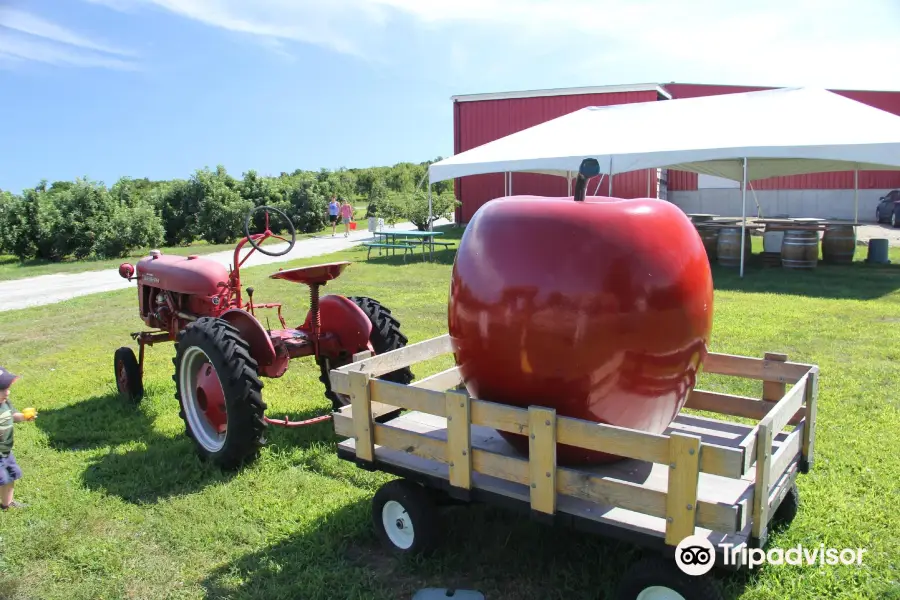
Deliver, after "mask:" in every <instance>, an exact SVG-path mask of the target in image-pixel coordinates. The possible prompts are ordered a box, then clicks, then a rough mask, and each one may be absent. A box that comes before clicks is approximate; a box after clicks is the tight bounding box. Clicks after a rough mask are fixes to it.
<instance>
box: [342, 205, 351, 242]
mask: <svg viewBox="0 0 900 600" xmlns="http://www.w3.org/2000/svg"><path fill="white" fill-rule="evenodd" d="M341 217H342V218H343V221H344V237H350V221H352V220H353V207H352V206H350V202H349V201H348V200H347V199H346V198H344V200H343V204H341Z"/></svg>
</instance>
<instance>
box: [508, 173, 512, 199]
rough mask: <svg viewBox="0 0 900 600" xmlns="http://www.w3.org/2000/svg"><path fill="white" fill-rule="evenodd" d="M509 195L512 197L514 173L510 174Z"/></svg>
mask: <svg viewBox="0 0 900 600" xmlns="http://www.w3.org/2000/svg"><path fill="white" fill-rule="evenodd" d="M509 195H510V196H512V171H510V172H509Z"/></svg>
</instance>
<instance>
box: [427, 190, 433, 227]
mask: <svg viewBox="0 0 900 600" xmlns="http://www.w3.org/2000/svg"><path fill="white" fill-rule="evenodd" d="M428 231H434V225H433V224H432V222H431V179H430V178H429V179H428Z"/></svg>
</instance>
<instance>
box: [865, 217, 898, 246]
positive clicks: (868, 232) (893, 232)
mask: <svg viewBox="0 0 900 600" xmlns="http://www.w3.org/2000/svg"><path fill="white" fill-rule="evenodd" d="M872 238H887V239H888V240H889V241H888V245H889V246H900V228H897V229H894V228H893V227H891V226H890V225H887V224H882V225H876V224H874V223H871V224H866V225H860V226H859V227H857V228H856V243H857V244H858V245H865V246H868V245H869V243H868V242H869V240H870V239H872ZM860 242H864V243H863V244H860Z"/></svg>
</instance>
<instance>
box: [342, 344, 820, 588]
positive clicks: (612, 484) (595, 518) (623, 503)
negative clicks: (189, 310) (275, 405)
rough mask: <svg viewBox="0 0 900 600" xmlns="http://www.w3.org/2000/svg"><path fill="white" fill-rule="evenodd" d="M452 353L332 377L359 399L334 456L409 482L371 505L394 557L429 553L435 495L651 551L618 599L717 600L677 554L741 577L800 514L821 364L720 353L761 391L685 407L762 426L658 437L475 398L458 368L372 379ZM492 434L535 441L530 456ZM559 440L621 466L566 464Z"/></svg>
mask: <svg viewBox="0 0 900 600" xmlns="http://www.w3.org/2000/svg"><path fill="white" fill-rule="evenodd" d="M451 352H452V346H451V340H450V337H449V335H444V336H440V337H436V338H433V339H430V340H427V341H424V342H421V343H417V344H412V345H409V346H407V347H405V348H402V349H399V350H396V351H393V352H388V353H385V354H382V355H377V356H371V355H369V354H368V353H361V354H358V355H356V356H354V358H353V361H354V362H352V363H351V364H349V365H346V366H344V367H341V368H338V369H334V370H332V371H331V372H330V377H331V382H332V387H333V389H334V390H335V391H336V392H337V393H341V394H345V395H347V396H349V398H350V404H349V405H348V406H345V407H343V408H342V409H341V410H339V411H338V412H336V413H334V428H335V432H336V433H337V434H338V435H339V436H341V437H343V438H346V439H344V440H343V441H341V442H340V443H339V444H338V455H339V456H340V457H341V458H343V459H345V460H349V461H353V462H355V463H356V464H357V465H359V466H360V467H362V468H366V469H372V470H380V471H384V472H388V473H391V474H394V475H396V476H398V477H400V478H401V479H397V480H393V481H391V482H389V483H388V484H386V485H385V486H383V487H382V488H381V489H379V490H378V492H377V493H376V494H375V497H374V499H373V521H374V524H375V527H376V530H377V531H378V534H379V537H380V538H381V539H382V541H383V542H385V543H386V545H387V546H388V547H389V548H391V549H393V550H396V551H399V552H410V553H418V552H427V551H431V550H433V549H434V546H435V539H436V533H437V532H438V531H439V530H438V529H437V528H438V526H439V524H438V520H437V518H436V514H435V499H436V498H450V499H452V500H453V501H455V502H460V501H461V502H485V503H492V504H501V505H504V506H507V507H510V508H519V509H524V510H526V511H530V513H531V515H532V516H534V517H535V518H538V519H540V520H546V521H548V522H552V523H555V524H564V525H568V526H572V527H575V528H577V529H581V530H585V531H590V532H594V533H599V534H601V535H608V536H611V537H615V538H618V539H622V540H626V541H629V542H632V543H635V544H638V545H641V546H644V547H648V548H651V549H655V550H656V551H658V552H653V553H651V556H650V557H648V560H650V561H656V562H655V563H654V562H651V563H650V564H649V565H648V563H646V562H643V561H642V564H641V565H635V567H634V568H632V569H631V571H630V572H628V573H626V574H625V576H624V578H623V581H622V583H621V585H620V588H619V598H621V599H622V600H624V599H626V598H628V599H630V600H633V599H635V598H641V597H642V596H641V593H642V591H643V592H644V594H645V595H644V596H643V597H647V594H646V590H649V589H651V588H655V589H657V590H663V592H665V590H668V591H670V592H672V594H671V595H666V594H665V593H661V595H659V596H657V597H659V598H682V599H683V600H691V599H694V598H696V599H702V600H710V599H717V598H720V597H721V596H720V594H719V592H718V591H717V590H716V588H715V587H714V586H713V585H712V582H711V581H710V579H711V578H709V577H706V576H697V575H694V574H687V573H686V572H685V570H684V568H683V565H684V564H685V563H686V562H687V563H690V560H686V559H685V556H687V558H688V559H690V556H688V555H681V558H680V559H679V560H680V562H677V563H676V560H675V558H677V557H678V556H679V555H678V552H683V550H684V548H683V547H679V543H681V542H682V541H683V540H685V539H686V538H688V537H689V536H699V538H700V539H702V540H708V542H709V543H710V544H711V545H712V548H710V550H711V551H712V552H713V554H712V555H711V556H713V557H714V561H713V563H714V566H715V567H717V568H720V569H726V570H730V569H739V568H742V567H745V566H746V559H747V556H748V555H749V552H750V551H751V549H753V548H761V547H762V546H763V545H764V544H765V543H766V539H767V532H768V530H769V528H770V526H771V525H772V523H773V518H777V519H779V520H785V521H790V520H791V519H792V518H793V516H794V515H795V514H796V510H797V506H798V501H799V497H798V491H797V486H796V477H797V475H798V473H806V472H807V471H808V470H809V468H810V465H811V464H812V459H813V446H814V441H815V420H816V396H817V382H818V367H817V366H815V365H807V364H798V363H793V362H788V361H787V357H786V356H785V355H782V354H766V356H765V357H764V358H752V357H746V356H734V355H727V354H716V353H712V354H710V355H709V356H708V358H707V359H706V361H705V363H704V366H703V371H704V372H705V373H718V374H722V375H730V376H735V377H743V378H749V379H753V380H758V381H761V382H762V386H761V388H762V390H761V394H760V397H759V398H752V397H745V396H735V395H730V394H723V393H715V392H709V391H703V390H700V389H695V390H694V391H693V392H692V393H691V394H690V396H689V398H688V400H687V403H686V406H685V408H686V409H694V410H698V411H706V412H711V413H717V415H723V416H726V417H727V416H732V417H735V416H737V417H745V418H748V419H751V420H752V421H753V422H754V423H755V424H752V425H748V424H744V423H740V422H735V421H734V420H730V421H729V420H725V419H719V418H715V419H714V418H706V417H702V416H698V415H696V414H690V413H687V412H685V411H682V412H681V413H679V414H678V416H677V417H676V418H675V420H674V422H673V423H672V424H671V425H670V427H669V428H668V429H667V430H666V431H665V432H664V433H662V434H659V435H656V434H650V433H646V432H643V431H637V430H633V429H627V428H622V427H615V426H610V425H604V424H599V423H594V422H590V421H584V420H579V419H573V418H568V417H563V416H559V415H557V414H556V413H555V411H554V410H553V409H551V408H547V407H542V406H530V407H529V408H527V409H525V408H518V407H513V406H509V405H506V404H499V403H495V402H490V401H487V400H482V399H477V398H473V397H470V396H469V395H468V394H467V393H466V392H465V389H464V387H463V386H462V385H461V377H460V373H459V370H458V369H457V368H451V369H448V370H446V371H443V372H440V373H437V374H436V375H432V376H430V377H426V378H423V379H421V380H420V381H416V382H413V383H412V384H410V385H402V384H397V383H392V382H387V381H382V380H379V379H377V377H378V376H380V375H383V374H385V373H389V372H391V371H393V370H395V369H397V368H401V367H404V366H414V365H415V364H417V363H421V362H422V361H425V360H429V359H432V358H435V357H438V356H441V355H444V354H447V353H451ZM789 385H790V386H791V387H790V388H788V386H789ZM498 431H506V432H511V433H519V434H523V435H527V436H528V438H529V457H528V458H526V457H523V456H522V455H520V454H518V453H517V452H516V451H515V450H513V448H512V447H511V446H510V445H509V444H508V443H507V442H506V441H505V440H504V439H503V438H502V437H501V436H500V435H499V434H498ZM557 443H560V444H566V445H570V446H577V447H581V448H586V449H589V450H594V451H600V452H605V453H610V454H615V455H618V456H622V457H625V458H623V460H621V461H619V462H616V463H613V464H608V465H603V466H596V467H579V468H572V467H561V466H559V465H557V463H556V444H557ZM692 539H695V540H696V539H697V538H692ZM704 543H705V542H704ZM682 546H683V544H682ZM696 549H697V548H696V546H695V547H694V550H696ZM696 556H698V555H696V554H695V555H694V558H696ZM712 567H713V565H712V564H711V565H709V568H712ZM707 570H708V569H707ZM676 592H677V593H676Z"/></svg>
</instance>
